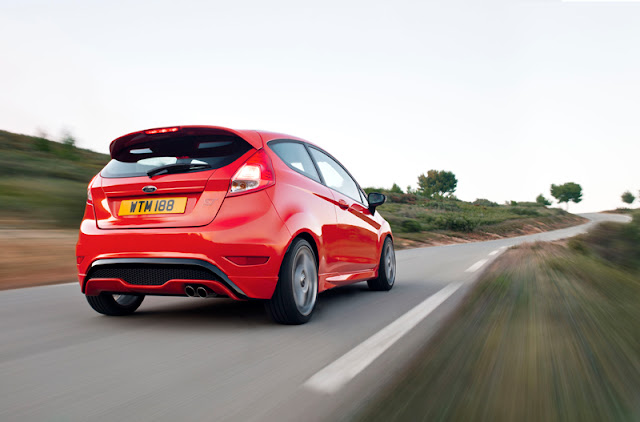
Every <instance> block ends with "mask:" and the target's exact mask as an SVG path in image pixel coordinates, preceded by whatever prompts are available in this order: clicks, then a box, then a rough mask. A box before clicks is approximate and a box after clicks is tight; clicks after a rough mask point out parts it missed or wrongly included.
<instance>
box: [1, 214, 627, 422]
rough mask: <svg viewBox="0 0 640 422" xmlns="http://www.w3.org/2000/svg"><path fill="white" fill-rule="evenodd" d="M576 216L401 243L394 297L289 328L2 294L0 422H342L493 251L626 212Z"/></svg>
mask: <svg viewBox="0 0 640 422" xmlns="http://www.w3.org/2000/svg"><path fill="white" fill-rule="evenodd" d="M583 216H584V217H587V218H588V219H589V220H590V222H588V223H586V224H583V225H580V226H576V227H570V228H566V229H562V230H556V231H552V232H545V233H537V234H533V235H528V236H522V237H514V238H508V239H501V240H493V241H488V242H478V243H465V244H456V245H447V246H438V247H429V248H420V249H409V250H404V251H399V252H398V253H397V260H398V278H397V281H396V286H395V287H394V289H393V290H392V291H390V292H386V293H385V292H370V291H368V290H367V287H366V284H362V283H361V284H358V285H355V286H350V287H345V288H341V289H336V290H333V291H329V292H326V293H325V294H322V295H320V297H319V300H318V308H317V313H316V314H315V315H314V318H313V319H312V321H311V322H310V323H309V324H307V325H303V326H296V327H285V326H279V325H275V324H273V323H272V322H271V321H269V320H268V319H267V317H266V315H265V313H264V312H263V309H262V305H261V304H260V303H257V302H244V303H243V302H233V301H230V300H224V299H186V298H184V299H183V298H161V297H148V298H147V299H146V300H145V302H144V303H143V305H142V307H141V308H140V310H139V311H138V312H137V313H136V314H134V315H133V316H130V317H124V318H109V317H104V316H101V315H98V314H96V313H95V312H93V311H92V310H91V309H90V308H89V306H88V304H87V303H86V301H85V299H84V298H83V296H82V294H81V293H80V289H79V286H78V285H77V284H75V283H73V284H65V285H57V286H45V287H33V288H26V289H18V290H9V291H3V292H0V335H1V338H2V342H1V343H0V380H1V381H0V420H2V421H86V420H91V421H101V420H104V421H107V420H108V421H113V420H117V421H127V420H132V421H158V420H159V421H177V420H180V421H200V420H237V421H254V420H255V421H258V420H273V421H287V420H291V421H294V420H304V421H305V422H309V421H314V420H341V419H342V420H346V419H349V416H350V415H351V414H352V412H354V411H355V410H356V409H357V407H358V406H359V405H360V404H361V403H362V402H363V401H364V400H366V399H367V398H368V397H371V396H372V395H373V394H374V393H375V392H376V391H377V390H378V389H379V388H380V387H381V386H383V385H384V384H385V382H386V381H387V380H389V379H390V377H392V376H393V374H394V373H396V372H397V371H398V370H400V369H401V368H402V365H403V362H405V361H406V359H408V358H409V357H410V356H411V353H412V351H415V350H416V347H418V346H419V345H420V344H422V343H423V342H424V341H425V339H426V338H428V337H429V336H430V335H432V334H433V333H434V332H435V330H436V329H437V328H438V327H439V326H441V324H442V322H443V319H444V318H445V317H446V316H447V315H449V314H450V313H451V312H452V311H453V309H454V308H455V306H456V305H457V304H458V303H459V302H460V300H461V299H462V298H463V296H464V293H465V292H466V291H468V289H469V287H470V286H471V282H472V281H474V280H475V279H476V278H477V276H478V274H479V273H481V271H482V269H483V268H485V267H486V265H488V264H489V263H490V262H491V261H492V260H493V259H495V258H496V257H497V256H499V255H500V253H501V252H502V251H503V250H504V249H506V248H507V247H510V246H512V245H516V244H519V243H522V242H529V241H536V240H543V241H551V240H557V239H561V238H565V237H570V236H574V235H576V234H579V233H583V232H585V231H587V230H588V229H589V228H590V227H592V226H593V224H595V223H597V222H600V221H621V222H622V221H628V220H629V217H626V216H621V215H613V214H584V215H583ZM70 281H72V280H70Z"/></svg>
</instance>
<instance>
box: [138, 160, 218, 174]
mask: <svg viewBox="0 0 640 422" xmlns="http://www.w3.org/2000/svg"><path fill="white" fill-rule="evenodd" d="M209 168H211V166H210V165H209V164H206V163H198V164H189V163H175V164H167V165H166V166H160V167H156V168H154V169H151V170H149V171H148V172H147V175H148V176H149V177H152V176H155V175H157V174H165V173H166V174H170V173H186V172H188V171H191V170H202V169H209Z"/></svg>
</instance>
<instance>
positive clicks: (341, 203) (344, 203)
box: [338, 199, 349, 210]
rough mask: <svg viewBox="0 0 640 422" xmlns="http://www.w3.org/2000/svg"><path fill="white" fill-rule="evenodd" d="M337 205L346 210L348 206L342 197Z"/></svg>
mask: <svg viewBox="0 0 640 422" xmlns="http://www.w3.org/2000/svg"><path fill="white" fill-rule="evenodd" d="M338 206H339V207H340V208H342V209H343V210H346V209H347V208H349V204H347V201H345V200H344V199H341V200H339V201H338Z"/></svg>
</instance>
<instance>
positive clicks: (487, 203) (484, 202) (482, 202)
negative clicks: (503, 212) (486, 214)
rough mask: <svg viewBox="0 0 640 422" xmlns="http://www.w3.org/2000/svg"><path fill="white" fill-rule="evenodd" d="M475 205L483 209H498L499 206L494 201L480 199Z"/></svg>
mask: <svg viewBox="0 0 640 422" xmlns="http://www.w3.org/2000/svg"><path fill="white" fill-rule="evenodd" d="M473 205H479V206H483V207H497V206H498V204H496V203H495V202H493V201H489V200H488V199H484V198H478V199H476V200H475V201H473Z"/></svg>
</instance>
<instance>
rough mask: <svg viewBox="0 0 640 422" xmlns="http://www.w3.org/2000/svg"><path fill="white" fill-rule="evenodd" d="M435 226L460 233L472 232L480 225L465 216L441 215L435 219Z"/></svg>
mask: <svg viewBox="0 0 640 422" xmlns="http://www.w3.org/2000/svg"><path fill="white" fill-rule="evenodd" d="M434 225H435V226H436V227H437V228H439V229H442V230H452V231H458V232H472V231H473V230H475V228H476V227H478V225H479V221H478V220H476V219H472V218H469V217H466V216H463V215H451V214H445V215H440V216H438V217H436V218H435V219H434Z"/></svg>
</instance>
